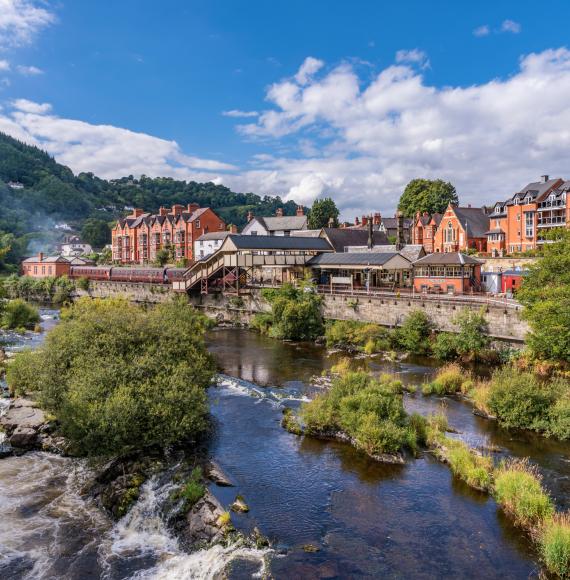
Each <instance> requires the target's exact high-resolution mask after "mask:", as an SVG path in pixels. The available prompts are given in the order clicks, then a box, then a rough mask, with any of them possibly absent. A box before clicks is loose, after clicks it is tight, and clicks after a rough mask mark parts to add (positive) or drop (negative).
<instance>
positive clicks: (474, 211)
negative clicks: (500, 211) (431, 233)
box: [433, 204, 489, 253]
mask: <svg viewBox="0 0 570 580" xmlns="http://www.w3.org/2000/svg"><path fill="white" fill-rule="evenodd" d="M488 231H489V216H488V215H487V213H486V211H485V208H481V207H471V206H468V207H457V206H454V205H451V204H450V205H448V206H447V209H446V210H445V213H444V214H443V216H442V217H441V221H440V223H439V227H438V228H437V231H436V232H435V238H434V244H433V250H434V252H441V253H449V252H465V251H467V250H476V251H477V252H485V251H486V250H487V233H488Z"/></svg>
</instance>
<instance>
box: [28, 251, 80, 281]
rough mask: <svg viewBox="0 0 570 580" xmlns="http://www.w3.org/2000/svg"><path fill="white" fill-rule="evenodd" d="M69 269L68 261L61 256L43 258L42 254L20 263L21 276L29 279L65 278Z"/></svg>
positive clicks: (69, 263)
mask: <svg viewBox="0 0 570 580" xmlns="http://www.w3.org/2000/svg"><path fill="white" fill-rule="evenodd" d="M70 269H71V262H70V261H69V260H67V259H65V258H64V257H62V256H45V255H44V254H43V253H42V252H40V253H39V254H38V255H37V256H32V257H31V258H27V259H26V260H24V261H23V262H22V275H24V276H30V277H31V278H47V277H50V276H54V277H59V276H67V275H68V274H69V272H70Z"/></svg>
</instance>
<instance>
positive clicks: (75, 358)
mask: <svg viewBox="0 0 570 580" xmlns="http://www.w3.org/2000/svg"><path fill="white" fill-rule="evenodd" d="M208 324H209V323H208V320H207V319H206V318H205V317H204V316H203V315H201V314H199V313H197V312H196V311H195V310H194V309H192V308H190V307H189V306H188V304H187V303H186V302H184V301H182V300H180V301H172V302H168V303H165V304H161V305H159V306H157V307H156V308H152V309H148V310H147V309H143V308H142V307H140V306H136V305H133V304H130V303H128V302H126V301H125V300H120V299H107V300H89V299H83V300H79V301H78V302H76V303H75V304H74V305H73V306H72V307H71V308H69V309H66V310H64V311H63V312H62V321H61V322H60V324H59V325H58V326H56V327H55V328H54V329H53V330H51V331H50V333H49V334H48V336H47V337H46V341H45V343H44V345H43V346H42V347H41V348H40V349H39V350H38V351H37V353H36V354H35V355H34V356H26V357H24V359H23V360H18V357H17V358H16V361H17V362H16V363H15V364H14V365H10V368H9V369H8V377H7V378H8V384H9V385H10V388H11V389H13V390H20V391H21V390H22V389H25V390H28V391H35V392H37V394H38V398H39V401H40V403H41V405H42V406H43V407H44V408H45V409H46V410H48V411H49V412H51V413H52V414H54V415H55V416H56V418H57V420H58V421H59V423H60V425H61V431H62V433H63V435H64V436H65V437H67V438H68V440H69V441H70V442H71V444H72V445H73V449H74V451H75V452H76V453H78V454H84V455H111V454H116V453H123V452H127V451H129V450H131V449H141V448H144V447H146V446H151V445H160V446H167V445H170V444H173V443H175V442H177V441H180V440H183V439H187V438H190V437H193V436H196V435H197V434H198V433H200V432H202V431H203V430H204V429H205V428H206V426H207V413H208V405H207V398H206V392H205V389H206V387H207V386H208V385H209V384H210V381H211V379H212V377H213V374H214V370H215V364H214V361H213V358H212V356H211V355H210V354H209V353H208V352H207V350H206V346H205V344H204V332H205V330H206V328H207V327H208Z"/></svg>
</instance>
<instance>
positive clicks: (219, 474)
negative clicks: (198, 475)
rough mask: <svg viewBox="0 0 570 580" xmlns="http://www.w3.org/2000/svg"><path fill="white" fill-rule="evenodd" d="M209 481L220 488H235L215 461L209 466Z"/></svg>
mask: <svg viewBox="0 0 570 580" xmlns="http://www.w3.org/2000/svg"><path fill="white" fill-rule="evenodd" d="M208 479H209V480H210V481H213V482H214V483H215V484H216V485H219V486H220V487H233V486H234V484H233V483H232V482H231V481H230V479H229V478H228V476H227V475H226V474H225V473H224V472H223V471H222V468H221V467H220V466H219V465H218V464H217V463H214V462H213V461H211V462H210V464H209V466H208Z"/></svg>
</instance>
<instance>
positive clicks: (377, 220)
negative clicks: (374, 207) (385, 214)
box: [374, 211, 382, 226]
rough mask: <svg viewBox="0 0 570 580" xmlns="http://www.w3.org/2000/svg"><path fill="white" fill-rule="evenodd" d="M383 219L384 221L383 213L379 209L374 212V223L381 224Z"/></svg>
mask: <svg viewBox="0 0 570 580" xmlns="http://www.w3.org/2000/svg"><path fill="white" fill-rule="evenodd" d="M381 221H382V214H381V213H380V212H379V211H377V212H376V213H375V214H374V225H375V226H379V225H380V222H381Z"/></svg>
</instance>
